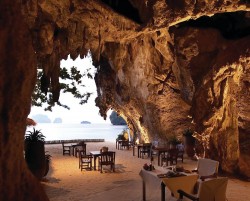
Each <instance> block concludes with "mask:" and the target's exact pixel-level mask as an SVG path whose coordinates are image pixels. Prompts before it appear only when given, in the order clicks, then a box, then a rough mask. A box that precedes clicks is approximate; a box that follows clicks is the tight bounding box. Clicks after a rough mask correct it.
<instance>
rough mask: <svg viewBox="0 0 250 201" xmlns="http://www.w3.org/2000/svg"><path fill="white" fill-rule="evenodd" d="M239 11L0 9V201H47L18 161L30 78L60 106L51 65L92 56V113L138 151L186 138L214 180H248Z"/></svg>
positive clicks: (68, 4) (115, 6) (170, 5)
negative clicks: (131, 138)
mask: <svg viewBox="0 0 250 201" xmlns="http://www.w3.org/2000/svg"><path fill="white" fill-rule="evenodd" d="M249 11H250V4H249V2H248V1H242V0H236V1H233V2H231V1H215V0H210V1H204V0H197V1H192V2H190V1H188V0H177V1H174V0H168V1H164V0H158V1H148V0H136V1H129V0H127V1H122V3H121V1H106V0H102V1H99V0H98V1H78V0H65V1H51V0H48V1H36V0H32V1H29V0H23V1H16V0H14V1H8V0H3V1H1V2H0V27H1V29H0V36H1V37H0V38H1V39H0V47H1V48H0V55H1V60H0V61H1V62H0V66H1V79H0V80H1V84H0V90H1V98H0V104H1V107H0V108H1V115H0V117H1V120H0V130H1V135H0V144H1V147H0V148H1V152H0V167H1V169H0V177H1V181H0V186H1V187H2V186H4V188H0V194H1V198H2V200H16V198H18V200H20V201H21V200H25V201H29V200H37V201H39V200H48V198H47V196H46V194H45V192H44V191H43V189H42V187H41V186H40V184H39V182H38V181H37V180H36V179H35V178H34V177H33V176H32V174H31V173H30V172H29V171H28V168H27V165H26V164H25V161H24V158H23V148H24V147H23V140H24V133H25V128H26V118H27V116H28V114H29V112H30V107H31V94H32V91H33V89H34V86H35V82H36V72H37V69H38V68H39V69H43V73H44V76H43V79H44V85H43V86H44V88H43V90H44V91H46V90H47V88H48V87H51V89H52V91H53V100H54V101H55V102H57V101H58V99H59V97H60V83H59V72H60V71H59V68H60V60H62V59H65V58H67V56H68V55H70V57H71V58H72V59H76V58H77V57H78V56H79V55H80V57H84V55H86V54H87V53H88V51H90V52H91V55H92V58H93V64H94V65H95V67H96V68H97V74H96V76H95V82H96V85H97V93H98V97H97V99H96V105H97V106H98V107H99V108H100V114H101V115H102V116H103V117H104V118H106V113H107V111H108V110H109V109H110V108H113V109H114V110H116V111H119V114H121V116H123V117H125V119H126V121H127V123H128V124H129V128H130V129H131V132H136V131H139V132H140V133H141V135H142V138H143V139H144V140H145V142H148V141H152V140H155V139H157V140H164V139H165V138H166V137H167V136H168V135H171V134H173V132H175V133H176V134H178V135H181V134H182V132H183V130H185V129H187V128H192V129H193V130H195V132H196V135H197V137H198V138H199V137H200V138H202V137H205V138H206V139H208V140H206V141H205V143H206V147H205V149H206V155H207V156H208V157H210V158H212V159H216V160H218V161H219V162H220V164H221V169H222V171H225V172H227V173H229V174H238V175H242V176H244V177H246V178H250V156H249V150H250V135H249V131H250V126H249V125H250V119H249V118H248V114H249V113H250V106H249V98H250V97H249V96H250V94H249V87H250V84H249V82H250V81H249V73H250V70H249V63H250V57H249V56H250V50H249V47H250V35H249V30H250V14H249Z"/></svg>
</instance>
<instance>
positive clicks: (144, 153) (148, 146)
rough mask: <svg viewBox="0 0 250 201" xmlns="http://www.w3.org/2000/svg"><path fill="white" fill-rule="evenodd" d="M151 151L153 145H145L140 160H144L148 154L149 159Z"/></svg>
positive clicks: (141, 150)
mask: <svg viewBox="0 0 250 201" xmlns="http://www.w3.org/2000/svg"><path fill="white" fill-rule="evenodd" d="M151 151H152V143H144V144H143V146H142V148H141V149H140V158H144V156H145V155H146V154H147V156H148V157H150V156H151Z"/></svg>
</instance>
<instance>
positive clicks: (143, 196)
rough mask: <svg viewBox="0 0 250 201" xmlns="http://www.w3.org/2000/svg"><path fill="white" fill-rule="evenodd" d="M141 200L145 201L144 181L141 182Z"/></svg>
mask: <svg viewBox="0 0 250 201" xmlns="http://www.w3.org/2000/svg"><path fill="white" fill-rule="evenodd" d="M142 200H143V201H146V184H145V181H144V180H142Z"/></svg>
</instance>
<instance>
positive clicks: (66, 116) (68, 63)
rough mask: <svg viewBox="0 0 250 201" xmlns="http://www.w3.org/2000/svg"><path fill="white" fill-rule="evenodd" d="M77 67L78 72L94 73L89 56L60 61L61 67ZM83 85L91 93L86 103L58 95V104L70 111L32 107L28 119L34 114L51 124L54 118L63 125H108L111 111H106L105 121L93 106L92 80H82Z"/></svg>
mask: <svg viewBox="0 0 250 201" xmlns="http://www.w3.org/2000/svg"><path fill="white" fill-rule="evenodd" d="M72 66H75V67H77V69H78V70H80V71H81V72H84V69H87V68H91V69H92V70H91V71H92V73H95V67H94V66H93V65H92V59H91V56H88V57H85V58H84V59H80V57H78V58H77V59H76V60H74V61H73V60H72V59H70V57H68V59H67V60H62V61H61V67H72ZM84 84H85V85H86V91H88V92H93V94H92V95H91V97H90V98H89V100H88V103H86V104H83V105H80V104H79V100H78V99H75V98H73V96H72V95H71V94H63V93H61V94H60V98H59V100H60V102H61V103H62V104H65V105H67V106H69V107H70V110H68V109H65V108H63V107H60V106H55V107H54V108H53V109H52V112H50V111H44V107H32V108H31V112H30V114H29V117H30V118H32V116H34V115H36V114H44V115H47V116H48V117H49V118H50V119H51V121H52V122H53V121H54V119H55V118H57V117H60V118H62V121H63V123H80V122H81V121H90V122H91V123H107V124H110V120H109V115H110V113H111V111H108V114H107V119H106V121H105V120H104V119H103V117H101V116H100V115H99V108H98V107H96V106H95V98H96V96H97V92H96V85H95V81H94V79H88V78H85V79H84Z"/></svg>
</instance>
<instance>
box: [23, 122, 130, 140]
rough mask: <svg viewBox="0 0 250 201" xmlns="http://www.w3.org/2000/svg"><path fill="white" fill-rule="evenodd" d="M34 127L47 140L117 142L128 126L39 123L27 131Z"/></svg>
mask: <svg viewBox="0 0 250 201" xmlns="http://www.w3.org/2000/svg"><path fill="white" fill-rule="evenodd" d="M33 128H35V129H36V130H41V132H42V134H43V135H44V136H45V141H52V140H74V139H104V140H105V141H111V142H115V140H116V138H117V136H118V134H120V133H121V132H122V131H123V130H124V129H127V128H128V127H127V126H126V125H119V126H118V125H112V124H105V123H96V124H95V123H91V124H80V123H38V124H37V125H36V126H34V127H33V126H31V127H27V130H26V132H27V131H32V130H33Z"/></svg>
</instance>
